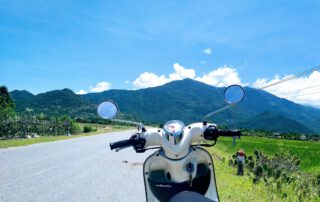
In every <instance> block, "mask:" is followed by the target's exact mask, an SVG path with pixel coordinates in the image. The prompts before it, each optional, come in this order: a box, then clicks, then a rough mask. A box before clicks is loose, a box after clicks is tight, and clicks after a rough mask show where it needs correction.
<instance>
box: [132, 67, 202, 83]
mask: <svg viewBox="0 0 320 202" xmlns="http://www.w3.org/2000/svg"><path fill="white" fill-rule="evenodd" d="M173 69H174V72H173V73H171V74H169V76H166V75H160V76H158V75H156V74H155V73H152V72H144V73H142V74H140V76H139V77H138V78H137V79H136V80H134V81H133V82H132V84H133V86H134V87H135V88H137V89H139V88H149V87H155V86H161V85H163V84H166V83H168V82H170V81H174V80H182V79H185V78H191V79H193V78H195V76H196V73H195V70H194V69H186V68H184V67H183V66H181V65H179V64H178V63H175V64H174V65H173Z"/></svg>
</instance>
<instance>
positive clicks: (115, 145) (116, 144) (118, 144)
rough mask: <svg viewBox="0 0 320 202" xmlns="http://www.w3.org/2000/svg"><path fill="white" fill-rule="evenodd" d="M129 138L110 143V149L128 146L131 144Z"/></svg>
mask: <svg viewBox="0 0 320 202" xmlns="http://www.w3.org/2000/svg"><path fill="white" fill-rule="evenodd" d="M131 145H132V144H131V140H130V139H129V140H122V141H119V142H114V143H110V149H111V150H113V149H117V148H122V147H128V146H131Z"/></svg>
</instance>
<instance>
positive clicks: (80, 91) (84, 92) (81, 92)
mask: <svg viewBox="0 0 320 202" xmlns="http://www.w3.org/2000/svg"><path fill="white" fill-rule="evenodd" d="M87 93H88V92H87V91H85V90H82V89H81V90H79V91H78V92H76V94H78V95H84V94H87Z"/></svg>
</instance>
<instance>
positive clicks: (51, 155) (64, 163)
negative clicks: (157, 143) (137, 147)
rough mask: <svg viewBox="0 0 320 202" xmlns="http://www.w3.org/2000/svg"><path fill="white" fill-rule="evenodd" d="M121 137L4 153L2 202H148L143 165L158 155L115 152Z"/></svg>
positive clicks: (92, 138)
mask: <svg viewBox="0 0 320 202" xmlns="http://www.w3.org/2000/svg"><path fill="white" fill-rule="evenodd" d="M132 133H133V132H132V131H126V132H115V133H109V134H103V135H95V136H89V137H81V138H75V139H69V140H62V141H56V142H49V143H41V144H35V145H29V146H24V147H16V148H8V149H0V201H8V202H11V201H32V202H34V201H41V202H42V201H59V202H60V201H68V202H69V201H77V202H78V201H145V193H144V183H143V177H142V164H143V162H144V160H145V158H146V157H147V156H148V155H149V154H151V153H152V151H149V152H146V153H144V154H137V153H135V152H134V150H133V149H132V148H128V149H125V150H121V151H120V152H114V151H110V148H109V146H108V144H109V142H114V141H119V140H122V139H126V138H129V137H130V136H131V134H132Z"/></svg>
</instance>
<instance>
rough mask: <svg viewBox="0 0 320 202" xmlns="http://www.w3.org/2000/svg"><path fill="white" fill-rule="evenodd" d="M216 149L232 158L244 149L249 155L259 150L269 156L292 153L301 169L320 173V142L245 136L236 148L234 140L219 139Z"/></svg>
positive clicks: (238, 141)
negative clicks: (233, 144) (297, 158)
mask: <svg viewBox="0 0 320 202" xmlns="http://www.w3.org/2000/svg"><path fill="white" fill-rule="evenodd" d="M215 148H217V149H219V150H221V151H224V152H227V153H228V154H230V155H229V156H231V155H232V154H235V153H236V152H237V151H239V149H244V151H245V152H246V153H247V154H249V155H250V154H253V151H254V150H255V149H256V150H259V151H262V152H263V153H266V154H268V155H274V154H275V153H276V152H281V151H283V152H292V153H294V154H295V155H297V156H298V157H299V159H300V160H301V169H302V170H303V171H305V172H309V173H320V160H319V159H320V142H310V141H299V140H284V139H271V138H262V137H250V136H244V137H241V139H237V144H236V146H235V147H233V146H232V138H225V137H222V138H219V140H218V143H217V145H216V146H215Z"/></svg>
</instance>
